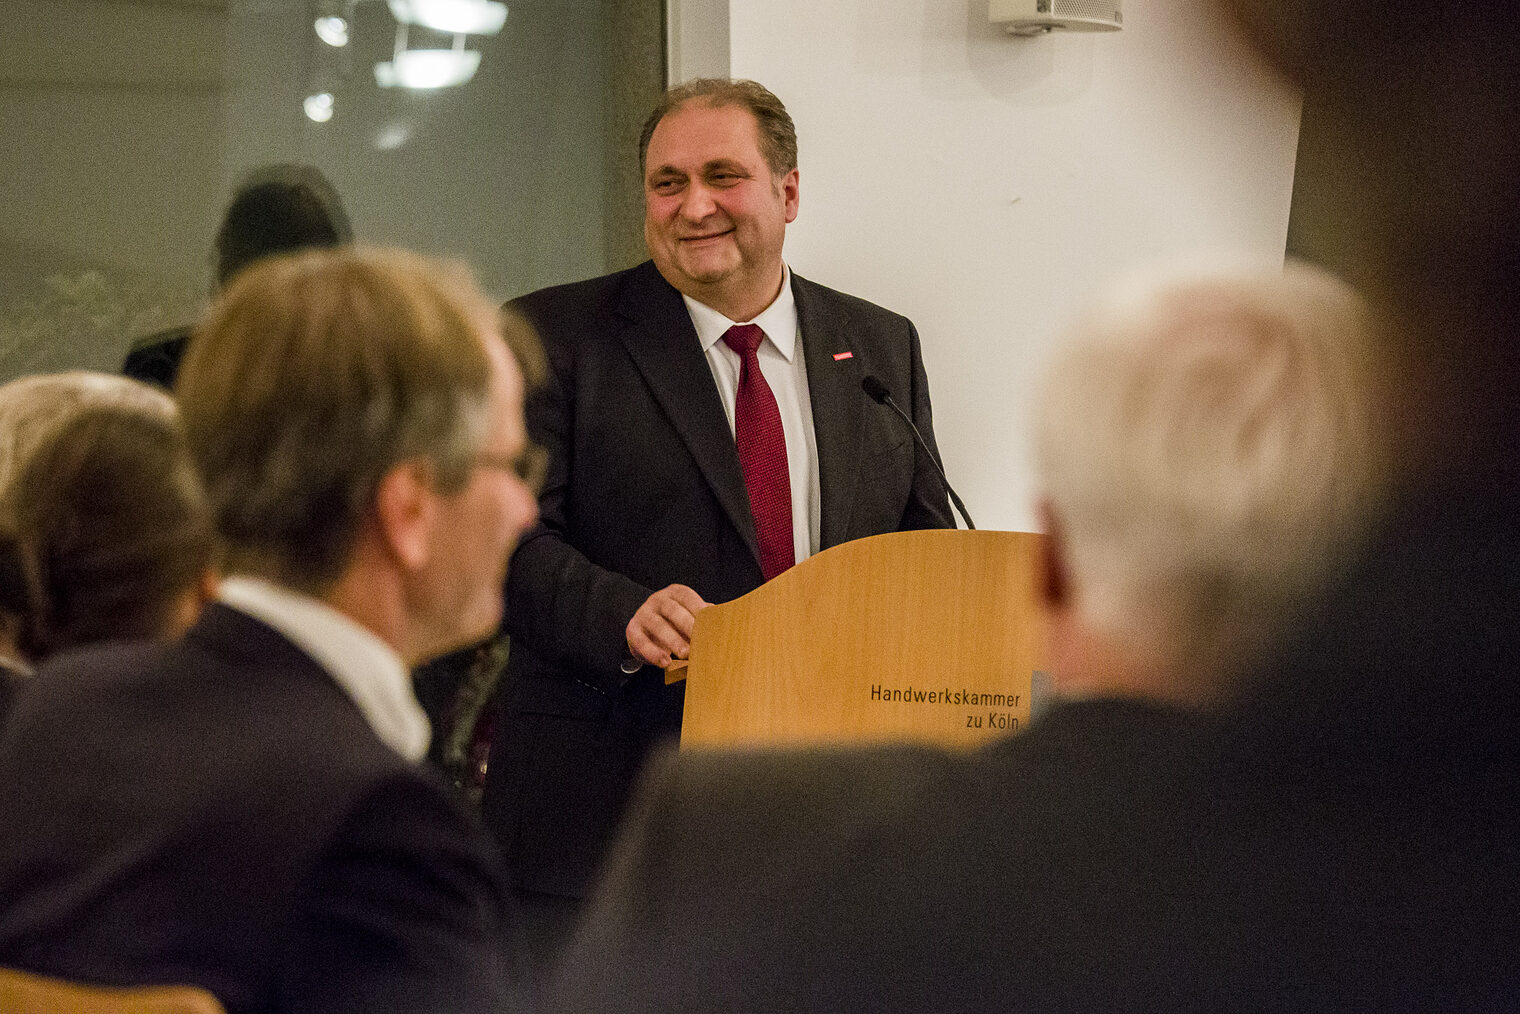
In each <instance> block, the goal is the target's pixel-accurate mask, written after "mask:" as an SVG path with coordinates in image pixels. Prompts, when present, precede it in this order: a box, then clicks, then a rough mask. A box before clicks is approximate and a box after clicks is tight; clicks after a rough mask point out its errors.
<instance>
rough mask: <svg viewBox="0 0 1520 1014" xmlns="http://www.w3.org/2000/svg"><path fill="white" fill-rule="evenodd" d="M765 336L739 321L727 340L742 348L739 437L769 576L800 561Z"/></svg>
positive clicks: (757, 327) (736, 426) (756, 327)
mask: <svg viewBox="0 0 1520 1014" xmlns="http://www.w3.org/2000/svg"><path fill="white" fill-rule="evenodd" d="M764 340H765V332H764V331H762V330H760V325H758V324H735V325H734V326H733V327H731V328H729V329H728V330H727V331H726V332H724V334H723V343H724V344H725V345H727V346H728V347H729V348H731V349H733V350H734V351H735V352H737V353H739V360H740V369H739V395H738V397H737V398H735V399H734V441H735V442H736V443H737V444H738V445H739V468H740V469H741V470H742V471H743V472H744V488H745V489H746V490H748V491H749V509H750V512H751V513H752V514H754V516H755V534H756V535H757V536H758V537H759V541H760V571H761V573H763V574H764V575H765V579H766V580H767V581H769V580H770V579H771V578H773V577H775V576H776V575H777V574H779V573H781V572H782V571H783V570H786V569H787V568H788V567H790V566H791V565H792V564H794V563H796V562H797V552H796V548H795V546H794V544H793V541H792V480H791V476H790V474H789V473H788V472H787V468H786V434H784V433H783V432H782V431H781V410H780V409H778V408H777V407H776V396H775V395H774V394H772V393H771V388H770V385H769V384H767V383H766V382H765V376H764V375H763V374H762V373H761V372H760V358H759V356H757V355H756V354H755V350H756V349H758V348H759V347H760V343H761V342H762V341H764Z"/></svg>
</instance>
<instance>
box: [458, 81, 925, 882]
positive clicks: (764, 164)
mask: <svg viewBox="0 0 1520 1014" xmlns="http://www.w3.org/2000/svg"><path fill="white" fill-rule="evenodd" d="M640 154H641V158H642V163H643V167H644V177H645V201H646V217H645V238H646V240H647V242H648V246H649V250H650V254H651V258H652V259H651V261H649V262H646V263H644V264H641V265H639V266H638V267H635V268H632V269H630V270H627V271H622V272H618V273H616V274H612V275H608V276H606V277H602V278H596V279H592V280H590V281H585V282H580V283H577V284H573V285H566V286H560V287H556V288H551V289H546V290H543V291H540V292H535V293H532V294H531V295H528V296H525V297H523V298H521V299H519V300H517V301H516V302H515V303H514V304H512V305H513V307H514V308H515V309H517V310H519V311H520V312H521V313H523V314H524V315H525V316H526V317H527V318H528V319H529V320H530V321H532V323H533V324H534V325H535V326H536V327H537V328H538V330H539V332H540V333H541V334H542V335H543V336H544V341H545V345H546V347H547V350H548V353H549V360H550V366H551V370H550V372H551V381H550V383H549V385H548V386H547V388H546V396H545V397H544V398H543V399H542V400H541V401H539V402H538V403H537V404H536V405H531V406H530V409H529V428H530V431H531V432H532V433H533V436H534V439H535V440H537V441H538V442H539V443H541V444H543V445H544V446H545V447H546V448H547V449H548V451H549V473H548V479H547V482H546V484H545V487H544V493H543V496H542V498H541V500H540V507H541V517H542V524H541V525H540V526H539V527H538V528H537V529H536V530H535V531H534V532H532V533H531V534H530V535H529V536H528V537H526V538H525V539H524V541H523V544H522V546H521V547H520V548H519V550H518V552H517V554H516V555H515V557H514V558H513V564H512V573H511V577H510V579H509V582H508V592H507V594H508V621H507V629H508V632H509V633H510V635H511V637H512V649H511V661H510V663H509V664H510V669H509V676H508V681H507V684H506V686H505V688H504V691H503V694H502V717H501V723H500V726H499V727H498V729H497V730H496V734H495V747H494V751H493V756H492V759H491V763H490V771H489V775H488V780H487V785H486V792H485V799H484V807H485V815H486V818H487V822H488V824H490V825H491V826H493V828H494V829H495V830H496V832H497V833H498V834H499V835H500V836H501V839H502V841H503V843H504V845H505V846H506V848H507V850H508V859H509V864H510V865H511V867H512V873H513V876H514V878H515V880H516V883H517V884H518V886H519V887H520V888H522V889H523V890H524V891H526V892H530V893H535V894H540V895H555V896H565V897H571V898H573V897H575V896H578V895H580V894H581V893H582V892H583V890H584V888H585V886H586V883H587V880H588V878H589V876H590V875H591V873H592V871H593V870H594V868H595V866H596V865H597V863H598V862H599V860H600V858H601V856H602V853H603V851H604V848H605V845H606V842H607V840H608V838H609V837H610V833H611V830H612V827H613V825H614V822H615V821H616V820H617V818H618V817H619V815H620V814H621V812H622V808H623V804H624V801H625V798H626V795H627V792H628V788H629V785H630V782H631V779H632V778H633V776H634V774H635V772H636V771H637V769H638V767H639V765H640V763H641V762H642V760H643V758H644V757H645V755H646V754H647V752H648V751H649V749H650V748H651V746H652V744H654V743H655V742H656V741H658V740H661V739H664V738H669V737H672V736H674V735H675V734H676V733H678V731H679V729H680V724H681V708H682V701H683V696H684V686H683V685H681V684H676V685H672V686H666V685H665V683H664V680H663V672H662V669H663V668H664V667H665V666H667V665H668V664H669V663H670V661H671V660H672V659H680V658H685V657H686V653H687V649H688V641H689V638H690V636H691V631H692V625H693V622H694V616H695V614H696V613H697V612H698V611H699V610H700V609H701V608H703V606H705V605H706V604H707V603H709V602H723V601H728V600H730V599H734V598H736V597H738V596H740V595H743V594H745V593H746V592H749V591H750V590H752V589H754V588H755V587H756V586H758V585H759V584H761V582H762V581H764V580H766V579H768V578H769V577H771V576H773V575H774V574H775V573H779V572H780V571H781V570H784V569H785V568H786V567H787V566H790V565H791V564H792V563H793V562H795V561H797V560H801V559H804V558H805V557H807V556H808V555H809V554H811V553H814V552H817V551H819V550H822V549H827V548H828V547H830V546H834V545H838V544H839V543H841V542H845V541H847V540H850V539H856V538H860V537H863V536H868V535H875V534H880V533H882V532H891V531H898V530H905V529H913V528H930V527H947V526H951V525H953V520H952V518H951V516H950V513H949V507H948V503H947V501H946V496H945V491H944V488H943V486H942V485H941V483H940V481H939V479H938V478H936V476H935V474H934V471H933V466H932V464H931V462H930V460H929V457H928V454H926V453H925V452H923V451H921V450H919V449H917V448H915V446H914V442H913V438H912V436H911V434H910V433H909V431H908V429H907V427H905V426H904V425H903V424H902V422H901V421H900V420H899V419H897V418H895V417H893V416H892V415H891V413H890V411H889V410H888V409H887V408H884V407H882V406H880V405H877V404H873V403H872V402H870V401H869V400H868V399H867V397H866V396H865V395H864V394H863V393H862V391H861V381H862V378H863V377H865V376H868V375H873V374H874V375H875V376H877V377H878V378H880V379H881V381H882V382H883V383H884V384H885V385H886V386H887V387H888V388H889V390H890V391H891V393H892V395H893V396H894V397H895V398H896V399H897V400H898V401H899V402H901V404H902V405H904V406H905V407H906V408H907V410H908V411H909V412H911V414H912V416H913V418H914V419H915V421H916V423H917V426H918V428H919V429H920V430H921V431H922V432H923V434H924V437H925V439H926V441H927V442H928V443H929V444H930V446H931V448H932V446H933V440H934V434H933V427H932V424H931V416H930V404H929V391H928V386H927V382H926V378H925V374H924V367H923V362H922V359H921V356H920V351H919V342H918V335H917V332H916V331H915V330H914V327H913V325H912V323H911V322H909V321H908V320H907V319H905V318H903V317H901V316H899V315H897V314H894V313H891V312H890V311H887V310H884V309H882V308H880V307H877V306H873V305H872V304H870V303H867V302H865V301H863V300H860V299H857V298H854V297H851V296H847V295H845V294H843V293H840V292H835V291H833V290H831V289H828V288H825V287H824V286H821V285H818V284H816V283H813V282H810V281H807V280H805V279H803V278H800V277H798V276H797V275H796V274H794V273H792V272H791V271H790V270H789V268H788V267H787V266H786V264H785V263H784V262H783V260H782V243H783V240H784V238H785V233H786V226H787V224H788V223H789V222H791V221H792V220H793V219H794V218H795V217H796V214H797V208H798V171H797V143H796V133H795V130H794V128H793V125H792V121H791V118H790V117H789V116H788V115H787V113H786V110H785V108H784V107H783V106H782V104H781V103H780V101H779V100H778V99H777V98H776V97H775V96H774V95H772V94H771V93H770V92H769V91H767V90H766V89H764V88H763V87H761V86H760V85H757V84H755V83H754V82H749V81H738V82H731V81H724V80H699V81H694V82H690V83H688V84H686V85H683V86H680V87H678V88H675V89H673V90H672V91H670V92H669V93H668V94H667V95H666V97H665V99H664V101H663V102H662V103H661V104H660V106H659V107H658V108H657V109H656V110H655V111H654V112H653V114H651V116H650V117H649V119H648V120H647V121H646V124H645V129H644V135H643V139H642V143H641V152H640ZM749 325H753V327H750V326H749ZM731 332H732V336H731V335H730V333H731ZM745 333H747V334H749V335H751V336H752V337H753V339H754V340H756V341H758V342H759V344H758V345H757V346H752V348H751V350H750V351H748V352H745V351H741V350H740V349H741V347H742V341H740V337H741V336H742V335H743V334H745ZM732 342H738V344H731V343H732ZM757 381H758V385H757V384H756V382H757ZM758 387H764V388H765V390H764V392H763V393H756V392H757V389H758ZM747 392H750V393H747ZM751 394H753V397H754V399H758V401H757V400H752V397H751ZM767 399H769V413H770V414H769V415H768V416H767V415H765V414H764V411H763V409H762V410H761V411H760V413H759V414H758V415H757V414H756V412H757V410H756V408H755V406H756V404H757V403H764V402H765V401H766V400H767ZM767 418H768V419H769V420H770V421H769V422H768V423H767V422H766V421H765V419H767ZM767 427H771V428H769V429H768V428H767ZM778 430H779V433H777V432H776V431H778ZM766 433H773V434H775V437H776V439H775V440H774V441H767V440H766V439H764V435H765V434H766ZM783 445H784V446H783ZM930 453H935V452H932V451H931V452H930ZM769 454H774V455H776V456H777V457H778V458H780V459H781V461H782V462H783V464H782V466H781V467H780V468H779V469H777V470H776V471H775V472H767V471H766V469H765V468H763V467H758V468H757V467H756V466H755V465H754V462H755V461H756V460H762V459H765V458H766V455H769ZM762 473H763V475H768V476H770V477H771V478H770V479H769V480H767V479H766V478H764V477H763V475H762ZM777 473H779V477H780V478H779V481H777V480H776V479H775V476H776V474H777ZM778 501H779V502H780V505H779V506H778ZM571 909H573V905H566V906H565V910H566V911H567V912H568V911H569V910H571Z"/></svg>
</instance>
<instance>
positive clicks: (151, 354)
mask: <svg viewBox="0 0 1520 1014" xmlns="http://www.w3.org/2000/svg"><path fill="white" fill-rule="evenodd" d="M189 347H190V328H189V327H188V326H187V327H174V328H170V329H169V330H167V331H160V332H158V333H157V334H153V335H149V336H148V337H147V338H144V339H143V340H142V341H140V342H138V343H137V344H136V345H135V346H133V348H132V351H130V352H128V353H127V358H126V359H125V360H124V361H123V362H122V364H121V372H122V373H124V374H125V375H127V376H129V377H131V378H132V379H133V380H141V381H142V382H143V383H145V384H155V385H157V386H159V387H162V388H163V389H164V390H166V391H172V390H174V381H175V379H176V378H177V377H178V376H179V366H180V363H182V362H184V359H185V352H186V350H187V349H188V348H189Z"/></svg>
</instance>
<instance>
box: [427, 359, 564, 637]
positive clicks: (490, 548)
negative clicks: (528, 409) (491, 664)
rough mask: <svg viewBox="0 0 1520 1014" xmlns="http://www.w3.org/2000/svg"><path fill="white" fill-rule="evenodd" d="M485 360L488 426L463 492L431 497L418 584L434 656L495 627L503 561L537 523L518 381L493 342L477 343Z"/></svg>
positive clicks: (515, 370)
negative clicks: (429, 542)
mask: <svg viewBox="0 0 1520 1014" xmlns="http://www.w3.org/2000/svg"><path fill="white" fill-rule="evenodd" d="M485 344H486V348H487V351H488V355H489V356H490V360H491V398H490V420H489V423H488V426H487V430H486V439H485V442H484V443H483V444H482V445H481V449H480V453H479V454H478V455H477V456H476V465H475V469H474V471H473V472H471V474H470V479H469V482H468V483H466V484H465V486H464V488H463V489H461V490H459V491H458V492H456V493H453V494H447V495H442V494H440V495H439V496H438V519H437V524H436V526H435V528H434V532H433V539H434V542H433V547H432V552H431V553H430V554H429V566H428V569H429V570H430V571H431V572H432V574H431V577H432V580H430V581H427V582H425V585H426V587H427V591H426V592H425V594H426V595H427V596H428V597H429V598H430V601H429V603H428V606H429V612H430V613H431V614H432V620H433V623H432V624H430V626H432V627H433V628H434V630H436V631H437V635H438V636H437V638H436V639H437V640H438V641H439V642H441V643H440V646H439V647H438V648H437V649H436V650H437V651H439V652H442V651H447V650H449V649H451V648H456V647H462V646H464V645H467V644H471V643H473V642H475V641H479V640H482V639H483V638H485V637H487V636H489V635H490V634H491V633H492V632H493V631H495V630H496V628H497V626H498V625H499V624H500V623H501V612H502V593H503V588H504V584H505V581H506V574H507V560H508V558H509V557H510V556H511V555H512V551H513V549H515V548H516V547H517V540H518V538H519V537H520V536H521V535H522V533H523V532H525V531H527V529H528V528H529V527H530V526H532V524H533V522H534V521H535V520H537V518H538V501H537V500H536V499H535V494H534V490H533V489H531V488H530V483H529V482H528V481H526V480H525V478H524V475H525V474H526V472H527V469H526V468H525V467H524V466H523V462H524V461H525V455H526V454H527V452H528V443H527V432H526V430H525V429H524V425H523V380H522V374H521V373H520V372H519V371H518V368H517V364H516V363H515V362H514V361H513V359H512V356H511V354H510V353H509V352H508V351H507V347H506V344H505V343H504V342H503V341H502V340H501V338H500V337H499V336H498V335H496V334H494V333H492V334H489V335H488V336H487V337H486V339H485Z"/></svg>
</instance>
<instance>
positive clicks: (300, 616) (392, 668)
mask: <svg viewBox="0 0 1520 1014" xmlns="http://www.w3.org/2000/svg"><path fill="white" fill-rule="evenodd" d="M217 598H218V599H220V600H221V601H222V603H223V604H224V605H228V606H231V607H232V608H233V609H236V610H237V611H238V612H241V613H247V614H248V615H249V616H252V617H253V618H254V619H256V620H259V621H261V622H263V623H267V624H268V625H269V626H271V627H273V628H274V629H275V630H278V631H279V632H280V633H281V634H284V635H285V636H286V637H288V638H289V639H290V640H291V642H292V643H293V644H295V646H296V647H298V648H300V649H301V650H302V651H304V652H306V654H308V655H310V656H311V657H312V658H313V659H314V660H315V661H316V662H317V664H318V665H320V666H321V667H322V668H323V669H326V670H327V672H328V674H329V675H331V676H332V678H333V682H334V683H337V684H338V686H339V687H340V688H341V689H342V690H343V692H344V693H346V694H347V695H348V696H349V697H350V698H351V699H352V700H353V702H354V704H355V705H356V706H357V707H358V709H359V712H360V713H361V714H362V715H363V716H364V720H365V721H366V722H368V723H369V727H370V728H371V729H373V730H374V732H375V735H376V736H377V737H378V738H379V739H380V741H381V742H382V743H384V744H385V745H386V746H388V747H390V748H391V749H392V750H394V751H396V752H397V753H399V754H400V755H401V756H403V757H405V758H406V759H407V760H409V761H420V760H421V759H422V758H423V757H424V756H426V755H427V748H428V739H429V738H430V737H431V735H432V730H431V729H430V728H429V726H428V720H427V714H426V713H425V712H424V711H423V710H422V705H420V704H418V703H417V695H416V694H415V693H413V691H412V676H411V672H410V670H408V668H407V665H406V662H404V661H403V660H402V658H401V656H400V655H398V654H396V652H395V650H394V649H393V648H391V646H390V645H388V644H386V643H385V642H384V641H382V640H381V639H380V638H379V637H378V636H377V635H376V634H375V633H374V632H373V631H371V630H369V629H367V628H365V627H363V626H360V625H359V624H358V623H356V622H354V621H353V620H351V619H349V618H348V617H347V616H344V615H343V614H342V613H340V612H338V611H337V610H336V609H334V608H332V607H331V606H329V605H326V604H324V603H322V602H318V601H317V600H316V599H314V598H312V597H311V596H309V595H302V594H301V593H299V592H294V591H291V590H290V589H289V588H282V587H280V586H279V585H277V584H274V583H272V582H269V581H265V580H262V579H260V578H256V577H248V576H246V575H235V576H232V577H229V578H227V579H225V580H224V581H222V587H221V591H220V592H219V593H218V595H217Z"/></svg>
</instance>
